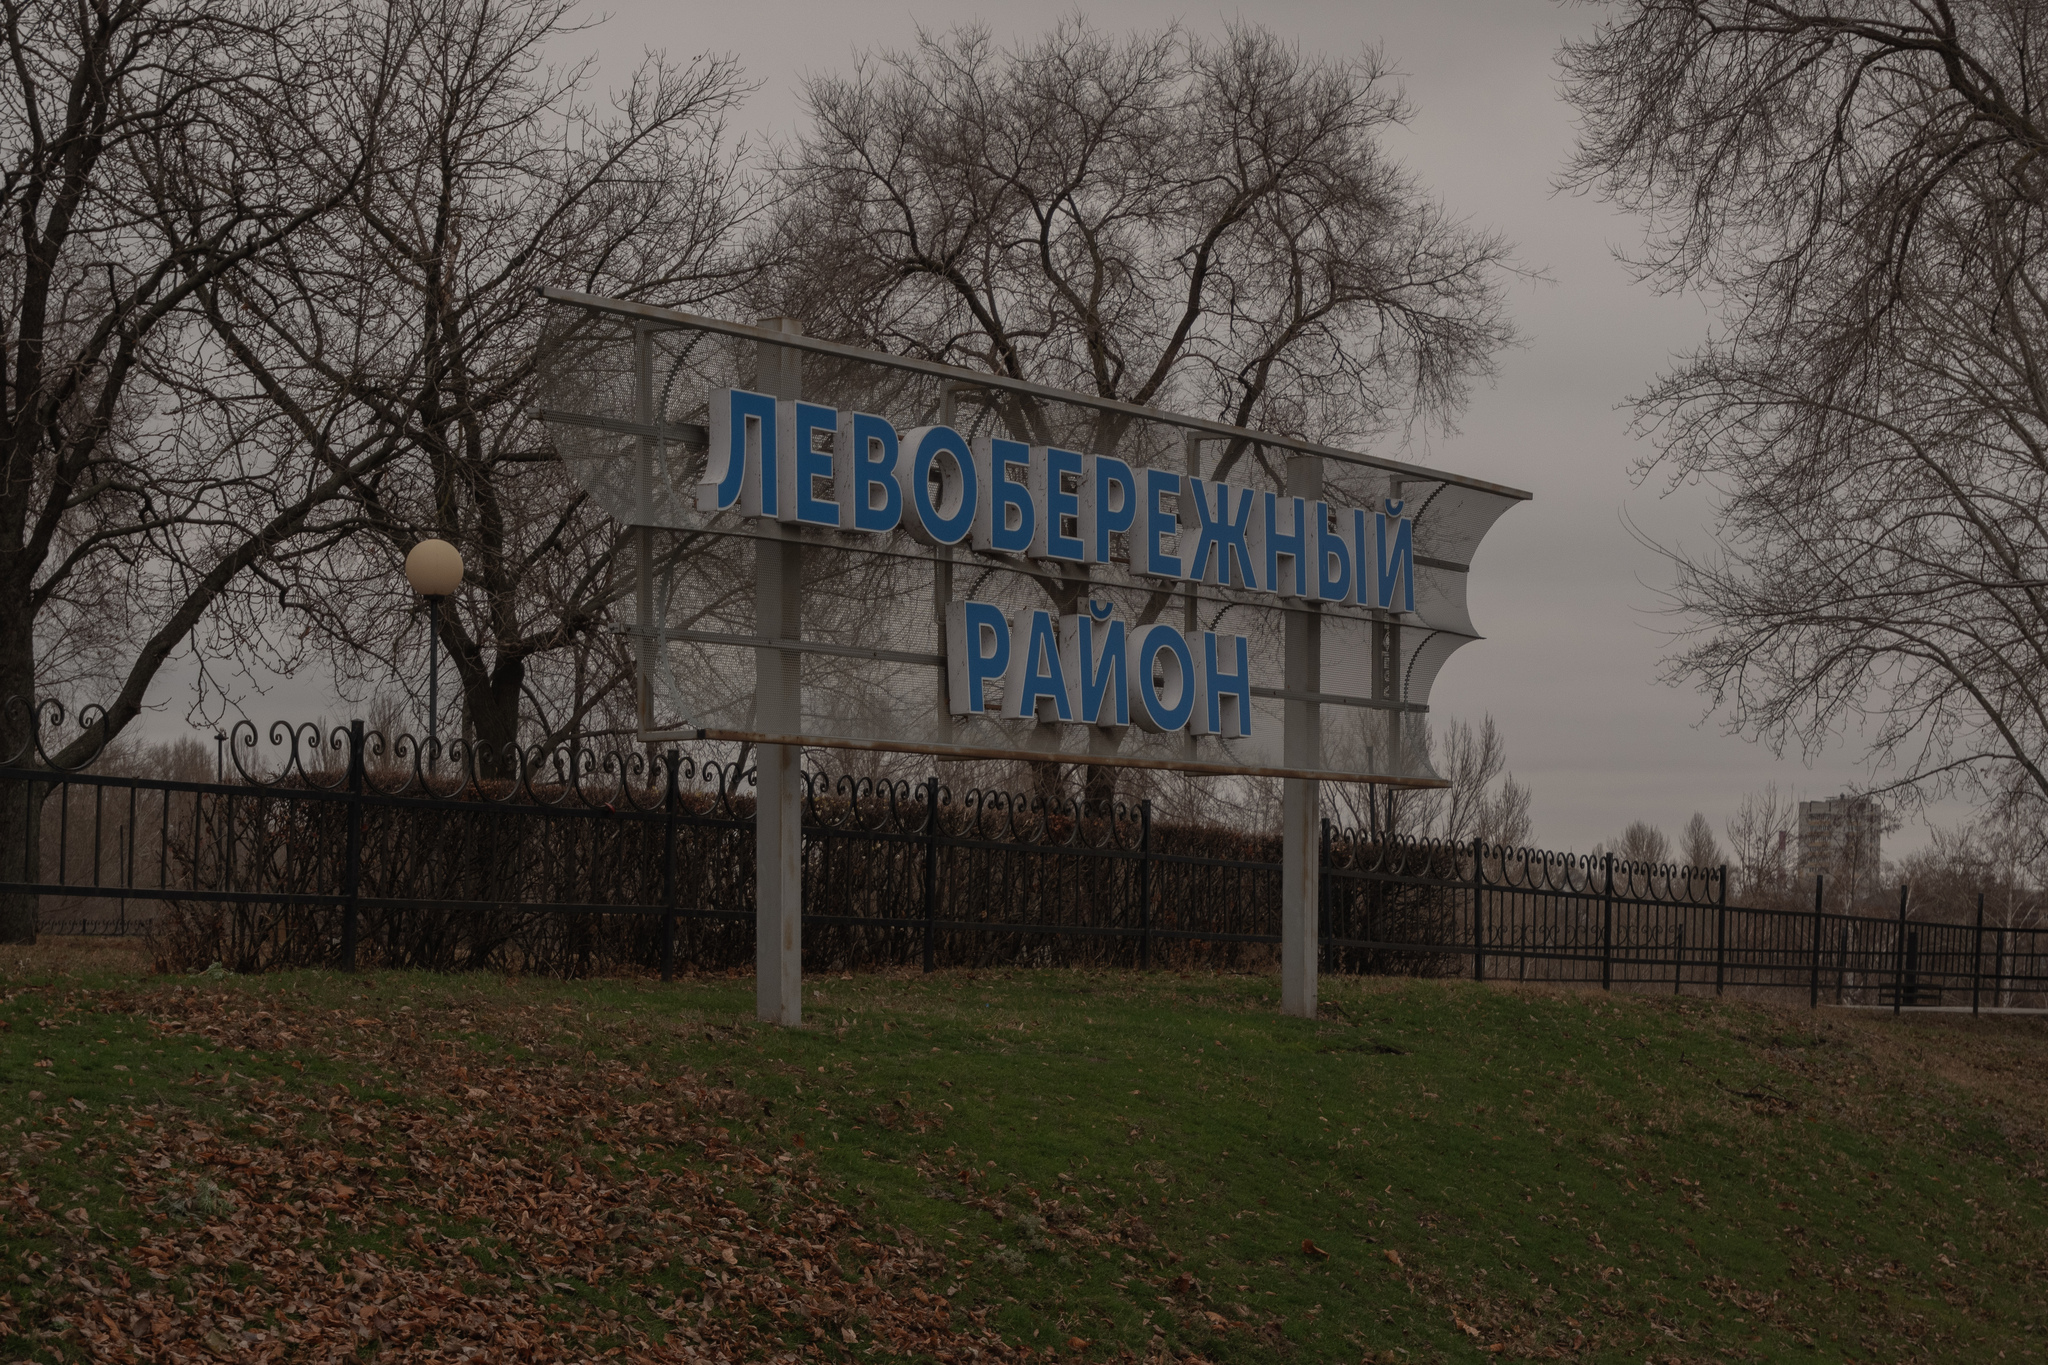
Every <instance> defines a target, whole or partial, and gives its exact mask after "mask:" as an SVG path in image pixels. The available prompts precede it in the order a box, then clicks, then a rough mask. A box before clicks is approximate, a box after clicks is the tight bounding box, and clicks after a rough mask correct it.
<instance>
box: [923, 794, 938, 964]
mask: <svg viewBox="0 0 2048 1365" xmlns="http://www.w3.org/2000/svg"><path fill="white" fill-rule="evenodd" d="M938 918H939V779H938V778H936V777H927V778H926V779H925V780H924V969H925V970H926V971H927V972H929V971H931V970H932V968H933V967H934V966H935V965H936V963H937V959H938V951H939V948H938V942H937V935H938V930H937V923H938Z"/></svg>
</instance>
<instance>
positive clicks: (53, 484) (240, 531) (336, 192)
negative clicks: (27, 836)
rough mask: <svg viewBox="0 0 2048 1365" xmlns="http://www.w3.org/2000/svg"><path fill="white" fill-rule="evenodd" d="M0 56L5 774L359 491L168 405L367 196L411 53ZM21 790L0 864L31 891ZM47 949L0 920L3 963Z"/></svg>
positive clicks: (248, 9) (47, 21)
mask: <svg viewBox="0 0 2048 1365" xmlns="http://www.w3.org/2000/svg"><path fill="white" fill-rule="evenodd" d="M4 17H5V22H4V26H0V44H4V47H5V51H6V56H7V63H6V75H5V77H0V137H4V138H5V140H6V143H7V147H6V151H5V168H4V170H0V461H4V464H5V477H4V480H0V698H11V699H14V700H15V702H16V704H15V705H14V706H11V707H10V708H9V709H8V710H6V711H5V712H4V713H0V751H4V752H6V753H9V754H14V753H20V752H22V751H23V750H24V748H25V745H26V740H27V733H28V727H29V725H30V718H29V709H28V707H27V706H26V705H25V704H23V703H27V702H28V701H29V700H30V699H31V698H33V697H35V696H37V695H39V693H40V692H41V691H42V690H43V689H45V688H48V687H52V686H66V685H68V686H70V687H73V688H82V687H84V686H86V685H92V686H93V687H94V689H95V690H97V691H99V692H100V696H101V698H102V699H104V701H105V703H106V710H105V713H104V715H102V716H101V717H100V718H99V720H98V722H97V723H96V724H94V725H93V726H92V727H91V728H90V731H89V732H88V733H85V734H82V735H80V736H78V737H77V739H76V740H75V741H74V742H73V743H71V744H69V745H68V746H66V747H65V748H64V750H63V752H61V753H59V754H58V755H56V758H57V760H58V761H59V762H62V763H67V764H68V763H75V762H78V761H82V759H83V757H84V756H85V755H88V754H90V753H93V752H96V751H97V750H98V749H99V748H101V747H102V746H103V745H104V744H105V743H106V742H107V741H108V740H109V739H111V738H112V737H114V736H115V735H118V734H119V733H120V731H121V730H122V729H123V728H124V727H125V726H126V725H128V723H129V722H130V721H132V720H133V719H134V718H135V716H136V715H137V714H138V713H139V711H140V709H141V707H142V704H143V699H144V695H145V693H146V691H147V689H148V687H149V685H150V683H151V682H152V681H153V680H154V679H155V677H156V676H157V673H158V671H159V670H160V669H161V667H162V666H163V664H164V662H165V661H166V660H167V659H169V658H170V657H171V656H172V655H173V654H174V653H176V652H177V651H178V650H179V649H180V648H181V647H182V646H184V645H185V644H186V643H187V641H188V639H189V638H190V637H191V635H192V633H193V631H194V630H195V629H196V628H198V627H199V626H200V624H201V623H202V622H203V621H204V620H205V619H207V617H208V615H209V613H211V612H213V611H214V610H215V609H216V608H217V607H218V606H219V604H220V602H221V600H222V597H223V595H224V594H225V593H227V592H229V591H230V589H231V588H232V587H233V586H234V585H235V584H237V583H238V582H239V580H240V579H241V578H242V577H243V576H244V575H245V574H247V573H248V572H249V571H250V570H251V569H252V567H253V566H255V565H257V564H259V563H262V562H264V561H266V560H268V559H271V558H273V557H275V556H277V555H279V554H282V553H287V552H288V551H287V549H286V547H288V546H289V545H290V544H291V542H292V541H293V540H294V538H295V537H297V536H298V535H299V534H301V533H302V532H303V531H304V530H305V529H306V527H307V525H308V523H309V521H310V520H311V519H312V518H314V517H315V516H316V515H318V513H319V511H320V509H321V508H322V507H323V506H324V504H325V503H326V502H327V501H328V500H329V499H331V498H332V497H333V495H334V493H335V492H336V490H337V489H338V488H339V487H340V486H341V485H342V484H343V483H345V482H346V481H347V480H348V479H350V478H353V477H357V476H359V475H360V474H361V473H362V472H364V469H365V468H366V467H367V466H364V465H357V466H353V467H343V466H333V467H328V468H323V469H315V470H308V469H306V468H304V467H301V466H294V467H292V468H290V469H283V468H279V467H277V466H275V465H268V464H265V463H263V462H260V461H251V460H247V459H244V458H243V457H242V455H241V452H239V451H237V450H235V449H234V448H232V447H231V446H223V445H222V444H220V443H219V442H218V441H216V440H214V439H211V438H212V437H213V436H214V435H215V434H216V433H211V432H208V431H205V430H202V429H200V428H199V427H198V426H195V424H194V423H193V422H192V421H191V420H190V419H189V416H188V414H186V413H185V412H184V411H182V410H181V408H180V406H179V402H178V397H177V395H176V394H175V393H172V392H169V391H167V390H165V389H164V388H163V387H162V386H161V385H160V384H158V383H156V382H155V380H154V378H153V375H152V364H153V362H154V361H155V360H157V359H159V358H161V357H163V356H165V355H167V354H171V353H174V352H176V351H178V350H180V349H182V348H183V347H185V346H186V345H188V344H189V339H190V329H191V324H192V319H193V307H194V304H195V301H196V300H197V299H198V298H199V297H200V296H201V295H202V294H203V293H205V291H207V290H208V289H209V288H211V287H212V286H213V285H214V284H215V283H216V282H217V281H218V280H220V279H221V278H222V277H223V276H224V275H225V274H227V273H228V272H230V271H232V270H234V269H235V268H236V267H238V266H239V265H241V264H243V263H244V262H246V261H248V260H250V259H252V258H254V257H256V256H260V255H262V254H263V253H265V252H267V251H270V250H274V249H275V248H276V246H277V244H278V243H280V242H282V241H285V240H288V239H289V238H291V237H292V236H293V235H295V234H296V233H298V232H301V231H304V230H305V229H306V228H307V226H308V225H309V224H311V223H314V222H316V221H318V220H319V219H320V218H321V217H322V216H323V215H325V214H326V213H328V212H330V211H332V209H333V208H334V206H335V205H336V204H337V203H338V202H339V201H341V200H342V199H344V198H346V197H347V196H348V195H349V194H350V193H351V192H352V191H353V189H354V187H355V185H356V184H357V177H358V176H359V174H360V171H361V168H362V166H363V164H364V163H365V160H366V158H367V154H368V150H369V146H370V142H371V140H372V139H373V138H374V135H375V130H376V129H377V127H378V125H379V122H380V118H381V108H382V97H383V89H384V85H383V79H382V78H383V75H384V74H385V73H386V72H387V71H388V69H389V64H390V57H391V53H392V51H393V49H394V48H395V47H397V46H401V45H402V44H403V42H404V41H405V34H404V33H403V31H402V29H400V28H399V27H397V26H395V25H392V24H387V23H384V22H383V21H382V20H381V18H379V17H376V16H371V15H366V14H357V13H354V12H351V11H349V10H347V9H345V8H336V7H315V6H299V5H296V4H294V3H291V0H280V2H279V3H269V2H267V0H250V2H249V3H242V2H240V0H224V2H216V0H206V3H194V2H192V0H115V3H108V4H95V5H67V4H57V3H42V2H39V0H38V2H32V3H25V4H19V5H13V6H10V7H8V9H7V10H6V11H5V16H4ZM28 799H29V798H28V796H27V794H26V792H25V791H24V790H20V789H13V790H10V791H9V792H8V793H7V794H6V795H5V797H4V800H0V829H4V830H5V831H7V832H5V833H0V864H4V865H6V866H8V867H10V868H16V869H24V870H26V871H28V872H29V873H30V874H31V875H32V874H33V866H32V864H33V859H34V856H35V853H34V843H33V841H30V843H29V845H28V846H27V847H23V846H22V844H21V838H22V835H21V833H20V831H22V830H24V829H25V828H26V826H27V824H28V819H29V816H28V812H26V811H25V810H24V808H23V806H22V805H21V803H22V802H25V801H26V800H28ZM33 932H34V906H33V903H32V901H28V900H24V899H21V898H10V899H9V900H8V901H6V902H5V903H4V904H0V938H5V939H10V940H13V939H19V938H23V937H28V936H30V935H32V934H33Z"/></svg>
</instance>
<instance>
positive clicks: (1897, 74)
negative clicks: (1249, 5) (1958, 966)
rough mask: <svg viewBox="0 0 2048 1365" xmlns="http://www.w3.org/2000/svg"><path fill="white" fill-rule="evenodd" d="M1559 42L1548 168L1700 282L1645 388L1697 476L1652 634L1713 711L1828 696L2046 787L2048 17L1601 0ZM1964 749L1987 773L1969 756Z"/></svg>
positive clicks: (1670, 281) (1667, 275) (1787, 728)
mask: <svg viewBox="0 0 2048 1365" xmlns="http://www.w3.org/2000/svg"><path fill="white" fill-rule="evenodd" d="M1613 9H1614V12H1615V16H1616V17H1615V18H1614V19H1613V20H1612V21H1611V22H1609V23H1607V24H1604V25H1603V26H1602V27H1601V28H1600V29H1599V30H1598V32H1597V33H1596V34H1595V35H1594V36H1593V37H1592V38H1591V39H1589V40H1588V41H1586V42H1583V43H1577V44H1571V45H1568V46H1567V47H1566V48H1565V50H1564V54H1563V62H1564V68H1565V72H1566V79H1567V91H1568V94H1569V96H1570V98H1571V99H1572V100H1573V101H1574V102H1575V103H1576V104H1577V106H1578V108H1579V110H1580V112H1581V115H1582V117H1583V133H1582V140H1581V142H1580V145H1579V150H1578V154H1577V158H1576V160H1575V161H1574V163H1573V165H1572V168H1571V170H1570V172H1569V173H1568V175H1567V177H1566V179H1567V183H1569V184H1571V185H1573V186H1575V187H1581V188H1587V189H1593V190H1597V191H1599V192H1601V193H1603V194H1605V195H1607V196H1610V197H1611V198H1613V199H1614V200H1615V201H1616V202H1618V203H1620V204H1622V205H1624V206H1626V207H1627V208H1630V209H1632V210H1636V211H1638V212H1640V213H1642V214H1643V215H1645V216H1646V218H1647V220H1648V222H1649V237H1648V245H1647V247H1646V249H1645V251H1644V252H1643V254H1642V256H1641V258H1640V261H1639V265H1640V268H1641V271H1642V274H1643V276H1644V277H1645V278H1646V279H1648V280H1650V281H1652V282H1654V283H1655V284H1657V285H1658V286H1659V287H1662V288H1666V289H1692V290H1699V291H1701V292H1702V293H1703V294H1704V295H1706V296H1707V297H1709V298H1711V299H1713V300H1714V301H1716V302H1717V303H1718V305H1719V307H1720V312H1721V319H1722V321H1721V325H1720V326H1719V327H1718V328H1717V329H1716V332H1715V334H1714V335H1713V337H1712V338H1711V339H1710V340H1708V341H1707V342H1705V343H1704V344H1703V345H1702V346H1700V348H1699V349H1698V350H1696V351H1695V352H1694V353H1693V354H1691V355H1690V356H1688V357H1687V358H1685V359H1684V360H1683V361H1682V362H1681V363H1680V364H1679V365H1678V366H1677V367H1676V368H1675V369H1673V370H1672V371H1671V372H1670V373H1669V374H1667V375H1666V376H1665V377H1664V378H1663V379H1662V380H1661V381H1660V382H1658V383H1657V384H1656V385H1655V386H1654V387H1653V388H1652V389H1650V391H1649V392H1648V393H1647V394H1646V395H1645V396H1644V397H1643V399H1642V400H1641V407H1640V410H1639V411H1640V417H1641V421H1642V424H1643V426H1644V427H1645V428H1646V429H1648V430H1650V431H1653V432H1654V433H1655V435H1656V437H1657V442H1658V448H1657V453H1656V454H1655V455H1654V456H1653V457H1652V458H1650V459H1648V460H1646V461H1645V462H1644V465H1643V466H1642V472H1643V473H1644V474H1646V475H1647V474H1648V473H1650V472H1652V471H1657V472H1661V473H1663V474H1666V475H1668V476H1669V477H1670V478H1671V479H1673V480H1674V481H1695V480H1698V481H1704V482H1705V483H1707V484H1708V485H1709V486H1711V487H1712V488H1714V489H1716V490H1718V492H1719V495H1720V537H1719V540H1720V545H1721V548H1720V550H1719V551H1718V552H1717V553H1713V554H1708V555H1689V554H1679V553H1674V554H1673V555H1672V560H1673V562H1674V565H1675V568H1676V587H1675V590H1674V602H1675V606H1676V607H1677V608H1679V609H1680V610H1682V611H1683V612H1684V613H1686V614H1687V615H1689V616H1690V617H1691V618H1692V620H1693V621H1694V622H1695V633H1694V635H1693V637H1692V641H1691V643H1690V645H1689V646H1688V647H1687V648H1685V649H1684V651H1683V652H1681V653H1679V654H1677V655H1676V656H1675V657H1674V658H1673V659H1672V660H1671V669H1672V672H1673V674H1674V675H1675V676H1682V677H1689V678H1691V679H1693V680H1695V681H1696V682H1697V683H1698V684H1699V685H1700V686H1701V688H1702V689H1703V690H1704V691H1705V692H1706V694H1707V695H1708V696H1709V697H1710V698H1711V699H1712V701H1713V703H1714V704H1715V705H1716V706H1717V707H1721V708H1725V713H1726V716H1727V718H1728V721H1729V723H1730V725H1731V726H1732V727H1735V728H1739V729H1742V730H1745V731H1747V732H1750V733H1753V734H1757V735H1760V736H1762V737H1764V738H1766V739H1768V740H1769V741H1771V742H1772V743H1773V744H1774V745H1782V744H1784V743H1785V742H1787V741H1788V740H1793V739H1796V740H1798V741H1801V742H1803V743H1805V744H1806V745H1808V746H1812V745H1815V744H1818V743H1820V742H1821V741H1822V740H1823V739H1824V738H1825V737H1827V736H1829V735H1832V734H1834V733H1835V732H1836V731H1837V729H1838V727H1839V726H1840V724H1841V723H1843V722H1847V721H1850V720H1854V721H1856V722H1857V723H1858V724H1859V725H1864V726H1867V727H1868V733H1869V735H1870V741H1869V744H1870V753H1871V756H1872V760H1873V762H1874V763H1877V764H1880V765H1882V764H1888V763H1890V764H1896V765H1898V767H1899V768H1900V769H1901V770H1902V779H1901V780H1902V781H1903V782H1905V783H1909V784H1915V785H1916V786H1917V788H1918V789H1919V790H1921V791H1933V790H1938V789H1940V788H1941V787H1942V786H1943V785H1944V784H1945V783H1946V782H1948V781H1949V780H1952V779H1954V778H1956V777H1957V776H1958V775H1959V774H1964V773H1972V772H1980V773H1985V774H1986V780H1988V781H1989V782H1990V783H1992V784H1993V785H1995V784H1996V782H1997V780H1998V779H1997V776H1996V770H1998V769H2001V768H2005V767H2012V768H2014V769H2016V770H2017V771H2019V772H2020V773H2021V774H2022V775H2023V777H2024V778H2025V780H2026V781H2027V782H2028V783H2029V784H2031V785H2032V786H2033V787H2034V788H2035V789H2036V790H2037V791H2042V792H2048V766H2044V763H2043V759H2042V755H2043V753H2044V752H2048V742H2044V741H2048V614H2044V612H2048V589H2044V584H2043V580H2042V575H2041V570H2040V565H2041V563H2042V559H2043V556H2044V554H2048V523H2044V508H2048V384H2044V378H2048V375H2044V372H2043V369H2042V356H2043V354H2044V351H2043V343H2044V342H2048V328H2044V321H2048V319H2044V311H2043V301H2044V299H2048V292H2044V289H2048V277H2044V268H2043V267H2044V260H2043V256H2042V253H2043V250H2044V245H2048V232H2044V228H2048V220H2044V217H2043V214H2044V210H2048V161H2044V160H2043V157H2042V153H2043V151H2044V149H2048V121H2044V120H2043V119H2042V116H2041V113H2040V111H2041V109H2042V106H2043V100H2044V96H2048V86H2044V83H2043V74H2042V73H2043V72H2044V71H2048V65H2044V58H2048V29H2044V27H2043V25H2042V24H2041V22H2040V17H2041V16H2040V7H2039V6H2038V5H2036V4H2033V3H2029V2H2028V0H1984V2H1983V3H1977V4H1971V5H1967V6H1962V5H1954V4H1950V3H1945V2H1944V0H1845V2H1844V3H1828V4H1821V3H1812V2H1810V0H1809V2H1801V0H1694V2H1693V3H1687V4H1667V3H1662V2H1661V0H1628V3H1623V4H1618V5H1616V6H1614V7H1613ZM1987 770H1988V771H1987Z"/></svg>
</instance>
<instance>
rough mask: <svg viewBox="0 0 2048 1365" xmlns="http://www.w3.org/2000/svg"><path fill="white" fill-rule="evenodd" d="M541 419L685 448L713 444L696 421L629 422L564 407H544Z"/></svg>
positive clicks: (708, 435)
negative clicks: (563, 408) (645, 438)
mask: <svg viewBox="0 0 2048 1365" xmlns="http://www.w3.org/2000/svg"><path fill="white" fill-rule="evenodd" d="M540 420H541V421H543V422H560V423H561V424H562V425H563V426H567V427H591V428H594V429H595V430H598V431H615V432H618V433H619V434H620V435H621V436H653V437H655V438H657V439H659V440H664V441H674V442H675V443H676V444H677V445H682V446H708V445H710V444H711V433H710V432H709V431H708V430H706V429H705V428H703V427H700V426H698V425H697V424H696V423H695V422H659V423H656V422H629V421H627V420H626V419H625V418H623V417H597V416H593V415H592V414H590V413H587V412H564V411H562V410H561V409H560V408H542V409H541V410H540Z"/></svg>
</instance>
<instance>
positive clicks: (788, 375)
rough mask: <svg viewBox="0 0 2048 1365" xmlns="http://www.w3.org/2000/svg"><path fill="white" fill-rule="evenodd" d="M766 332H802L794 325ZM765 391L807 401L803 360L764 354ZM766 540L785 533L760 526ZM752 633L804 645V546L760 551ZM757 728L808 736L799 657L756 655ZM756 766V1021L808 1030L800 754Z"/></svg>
mask: <svg viewBox="0 0 2048 1365" xmlns="http://www.w3.org/2000/svg"><path fill="white" fill-rule="evenodd" d="M761 325H762V326H764V327H767V328H769V329H771V330H773V331H778V332H798V331H801V330H802V328H801V327H799V326H798V324H797V322H796V320H795V319H794V318H771V319H764V320H763V322H762V324H761ZM759 383H760V385H761V389H762V391H763V392H765V393H769V394H772V395H774V396H775V397H776V398H778V399H795V398H801V397H802V396H803V393H802V390H803V352H801V351H799V350H796V349H795V348H793V347H787V346H771V345H765V344H764V345H763V346H762V347H761V348H760V378H759ZM762 520H763V525H764V527H766V528H767V529H769V530H770V531H775V530H780V529H781V528H780V527H778V526H776V524H775V523H773V522H771V521H768V520H767V519H766V518H763V519H762ZM754 547H755V548H754V573H755V577H754V622H755V624H754V630H755V633H756V634H757V635H758V636H759V637H760V638H762V639H764V640H788V641H792V642H794V641H797V640H799V639H801V637H802V634H803V632H802V629H801V627H802V624H803V619H802V610H803V576H804V574H803V570H804V561H803V545H802V543H801V542H799V541H796V540H794V539H779V538H770V537H768V536H764V537H763V538H761V539H759V540H757V541H755V542H754ZM754 660H755V662H754V667H755V674H756V685H755V691H754V706H755V723H756V725H757V726H758V727H759V729H760V730H761V731H762V732H764V733H766V734H782V735H793V734H799V733H801V732H802V730H803V693H802V681H803V655H802V654H800V653H798V652H797V651H796V650H794V649H777V648H774V647H773V646H762V647H760V648H757V649H756V650H755V651H754ZM756 753H757V757H756V758H755V760H754V765H755V772H756V777H755V781H754V1014H755V1017H756V1018H759V1019H762V1020H765V1021H766V1022H768V1023H771V1024H787V1025H791V1026H794V1025H797V1024H800V1023H802V1022H803V987H804V982H803V956H804V943H803V912H804V894H803V884H804V864H803V858H804V818H803V816H804V812H803V799H804V792H803V780H804V775H803V750H802V749H801V748H799V747H797V746H796V745H794V744H763V745H761V746H760V748H759V749H758V750H757V751H756Z"/></svg>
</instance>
